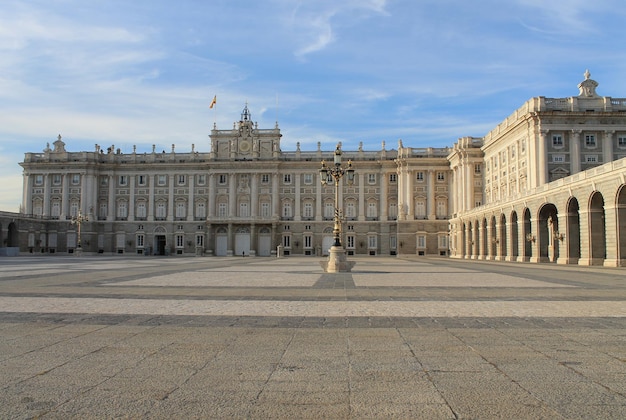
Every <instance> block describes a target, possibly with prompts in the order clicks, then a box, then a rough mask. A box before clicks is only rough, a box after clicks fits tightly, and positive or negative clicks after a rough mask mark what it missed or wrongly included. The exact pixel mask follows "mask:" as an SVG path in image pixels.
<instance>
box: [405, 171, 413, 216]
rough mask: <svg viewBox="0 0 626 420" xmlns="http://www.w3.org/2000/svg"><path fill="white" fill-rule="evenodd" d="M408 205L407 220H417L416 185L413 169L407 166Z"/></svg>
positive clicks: (406, 191)
mask: <svg viewBox="0 0 626 420" xmlns="http://www.w3.org/2000/svg"><path fill="white" fill-rule="evenodd" d="M405 179H406V190H405V193H406V205H407V215H406V218H407V220H415V197H414V196H415V187H414V184H413V179H414V178H413V171H411V170H409V168H406V178H405Z"/></svg>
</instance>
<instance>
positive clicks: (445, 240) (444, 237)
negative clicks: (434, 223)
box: [439, 235, 448, 249]
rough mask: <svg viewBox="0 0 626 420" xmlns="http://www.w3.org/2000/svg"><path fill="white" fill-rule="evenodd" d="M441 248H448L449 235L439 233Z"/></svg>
mask: <svg viewBox="0 0 626 420" xmlns="http://www.w3.org/2000/svg"><path fill="white" fill-rule="evenodd" d="M439 248H445V249H448V235H439Z"/></svg>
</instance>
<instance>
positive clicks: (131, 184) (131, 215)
mask: <svg viewBox="0 0 626 420" xmlns="http://www.w3.org/2000/svg"><path fill="white" fill-rule="evenodd" d="M128 177H129V178H130V179H129V180H128V185H129V188H130V191H129V193H130V195H129V196H128V197H129V199H128V221H133V220H135V178H136V177H135V176H134V175H129V176H128Z"/></svg>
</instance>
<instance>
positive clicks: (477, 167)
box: [474, 163, 482, 174]
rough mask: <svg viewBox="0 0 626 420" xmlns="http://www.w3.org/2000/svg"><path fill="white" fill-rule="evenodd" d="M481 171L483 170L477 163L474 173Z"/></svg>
mask: <svg viewBox="0 0 626 420" xmlns="http://www.w3.org/2000/svg"><path fill="white" fill-rule="evenodd" d="M481 170H482V169H481V166H480V163H477V164H476V165H474V173H475V174H479V173H481Z"/></svg>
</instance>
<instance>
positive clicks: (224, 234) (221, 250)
mask: <svg viewBox="0 0 626 420" xmlns="http://www.w3.org/2000/svg"><path fill="white" fill-rule="evenodd" d="M227 253H228V230H226V228H224V227H220V228H218V229H217V231H216V232H215V256H217V257H225V256H226V255H227Z"/></svg>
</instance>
